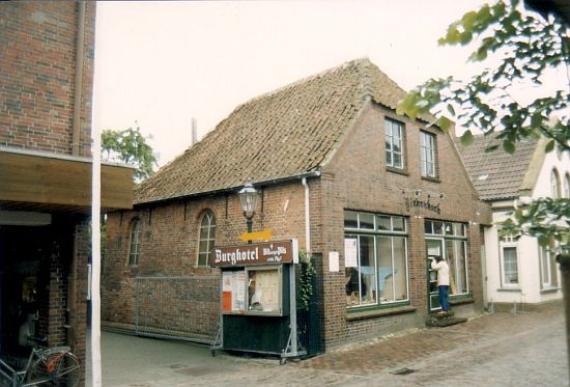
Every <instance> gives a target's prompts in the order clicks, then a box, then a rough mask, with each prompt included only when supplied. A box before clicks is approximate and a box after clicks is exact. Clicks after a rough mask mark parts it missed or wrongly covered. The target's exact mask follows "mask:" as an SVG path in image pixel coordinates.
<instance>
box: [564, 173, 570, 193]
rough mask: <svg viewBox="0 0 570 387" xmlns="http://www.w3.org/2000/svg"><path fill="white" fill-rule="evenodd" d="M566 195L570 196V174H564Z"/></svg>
mask: <svg viewBox="0 0 570 387" xmlns="http://www.w3.org/2000/svg"><path fill="white" fill-rule="evenodd" d="M564 197H565V198H570V174H568V173H566V175H565V176H564Z"/></svg>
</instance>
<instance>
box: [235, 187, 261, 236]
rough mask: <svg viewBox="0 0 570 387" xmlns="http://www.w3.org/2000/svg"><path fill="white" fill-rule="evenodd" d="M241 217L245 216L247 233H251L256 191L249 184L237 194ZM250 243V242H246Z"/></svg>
mask: <svg viewBox="0 0 570 387" xmlns="http://www.w3.org/2000/svg"><path fill="white" fill-rule="evenodd" d="M238 195H239V201H240V204H241V209H242V211H243V216H245V219H246V224H247V232H252V231H253V221H252V219H253V215H255V206H256V205H257V191H256V190H255V188H253V185H252V184H251V183H247V184H246V185H244V186H243V188H242V189H241V190H240V191H239V192H238ZM248 243H251V241H248Z"/></svg>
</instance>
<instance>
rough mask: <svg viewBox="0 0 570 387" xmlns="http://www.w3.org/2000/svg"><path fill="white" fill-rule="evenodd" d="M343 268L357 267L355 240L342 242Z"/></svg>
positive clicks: (350, 239) (348, 239)
mask: <svg viewBox="0 0 570 387" xmlns="http://www.w3.org/2000/svg"><path fill="white" fill-rule="evenodd" d="M344 266H345V267H358V256H357V251H356V238H346V239H345V240H344Z"/></svg>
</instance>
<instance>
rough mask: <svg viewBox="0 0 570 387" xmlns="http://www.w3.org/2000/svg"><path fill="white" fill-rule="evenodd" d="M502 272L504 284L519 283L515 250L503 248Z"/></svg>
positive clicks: (513, 248)
mask: <svg viewBox="0 0 570 387" xmlns="http://www.w3.org/2000/svg"><path fill="white" fill-rule="evenodd" d="M503 270H504V272H505V284H507V285H512V284H518V283H519V274H518V266H517V249H516V248H515V247H504V248H503Z"/></svg>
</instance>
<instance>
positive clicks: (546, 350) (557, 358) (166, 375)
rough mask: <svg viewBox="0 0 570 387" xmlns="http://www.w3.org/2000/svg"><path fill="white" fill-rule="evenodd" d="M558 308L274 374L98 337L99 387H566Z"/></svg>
mask: <svg viewBox="0 0 570 387" xmlns="http://www.w3.org/2000/svg"><path fill="white" fill-rule="evenodd" d="M564 335H565V332H564V320H563V314H562V309H561V307H559V306H558V307H548V308H545V309H544V310H542V311H540V312H530V311H529V312H521V313H518V314H517V315H513V314H509V313H495V314H492V315H485V316H482V317H479V318H476V319H473V320H470V321H469V322H467V323H465V324H461V325H457V326H453V327H448V328H434V329H421V330H416V331H412V332H407V334H405V335H398V336H392V337H386V338H381V339H376V340H374V342H372V343H368V344H366V345H363V344H358V345H351V346H348V347H344V348H340V349H336V350H334V351H329V352H328V353H327V354H326V355H322V356H319V357H316V358H313V359H310V360H305V361H301V362H289V363H287V364H286V365H284V366H280V365H279V363H278V361H276V360H268V359H258V358H245V357H238V356H229V355H227V354H223V353H222V354H219V355H218V356H216V357H215V358H214V357H211V356H210V355H209V352H208V349H207V348H206V347H204V346H199V345H195V344H188V343H180V342H172V341H161V340H153V339H145V338H136V337H131V336H123V335H117V334H112V333H104V337H103V351H104V353H103V359H104V360H103V367H104V378H103V381H104V385H105V386H137V387H151V386H180V387H182V386H206V385H208V386H235V385H246V384H247V385H272V386H281V385H282V386H284V385H298V386H304V385H307V384H311V385H351V386H364V385H367V386H376V385H378V386H482V385H484V386H568V385H569V383H568V370H567V357H566V348H565V343H566V340H565V336H564Z"/></svg>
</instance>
